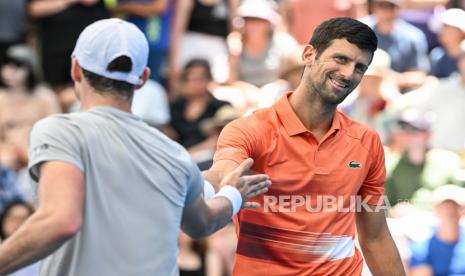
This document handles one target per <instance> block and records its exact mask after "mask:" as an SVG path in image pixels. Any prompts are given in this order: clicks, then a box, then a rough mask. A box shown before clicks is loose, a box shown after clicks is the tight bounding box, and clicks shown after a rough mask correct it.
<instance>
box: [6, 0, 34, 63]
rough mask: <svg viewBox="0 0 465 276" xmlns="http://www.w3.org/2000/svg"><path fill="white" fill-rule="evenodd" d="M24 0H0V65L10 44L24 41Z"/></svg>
mask: <svg viewBox="0 0 465 276" xmlns="http://www.w3.org/2000/svg"><path fill="white" fill-rule="evenodd" d="M26 1H27V0H14V1H12V0H0V66H2V65H3V63H4V62H5V57H6V50H7V49H8V48H9V47H10V46H12V45H15V44H20V43H24V42H25V35H26Z"/></svg>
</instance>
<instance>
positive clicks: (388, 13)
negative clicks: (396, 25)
mask: <svg viewBox="0 0 465 276" xmlns="http://www.w3.org/2000/svg"><path fill="white" fill-rule="evenodd" d="M373 14H374V15H375V16H376V20H377V21H378V22H383V23H388V22H393V21H394V20H396V19H397V17H398V15H399V7H398V6H396V5H394V4H393V3H389V2H375V3H373Z"/></svg>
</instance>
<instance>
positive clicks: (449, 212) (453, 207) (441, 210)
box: [436, 200, 463, 221]
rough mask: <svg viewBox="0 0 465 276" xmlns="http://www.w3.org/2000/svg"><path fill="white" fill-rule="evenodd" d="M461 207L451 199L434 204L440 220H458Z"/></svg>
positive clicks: (461, 210)
mask: <svg viewBox="0 0 465 276" xmlns="http://www.w3.org/2000/svg"><path fill="white" fill-rule="evenodd" d="M462 212H463V208H462V207H461V206H460V205H458V204H457V203H456V202H455V201H453V200H445V201H443V202H441V203H439V204H438V205H437V206H436V213H437V215H438V217H439V218H440V219H441V220H442V221H459V220H460V217H461V215H462Z"/></svg>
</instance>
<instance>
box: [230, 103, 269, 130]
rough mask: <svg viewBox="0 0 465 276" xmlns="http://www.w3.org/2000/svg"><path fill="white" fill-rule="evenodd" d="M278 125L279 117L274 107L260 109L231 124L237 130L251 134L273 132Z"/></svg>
mask: <svg viewBox="0 0 465 276" xmlns="http://www.w3.org/2000/svg"><path fill="white" fill-rule="evenodd" d="M276 123H277V116H276V113H275V112H274V110H273V108H272V107H266V108H260V109H257V110H254V111H253V112H251V113H249V114H246V115H245V116H244V117H242V118H240V119H237V120H234V121H233V122H231V123H230V125H231V126H233V127H235V128H239V129H242V130H244V131H248V132H251V133H257V134H258V133H266V132H267V131H272V130H273V129H274V128H275V125H276Z"/></svg>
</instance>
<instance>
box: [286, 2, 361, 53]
mask: <svg viewBox="0 0 465 276" xmlns="http://www.w3.org/2000/svg"><path fill="white" fill-rule="evenodd" d="M279 2H281V3H280V6H281V11H282V15H283V20H284V25H285V26H286V27H287V29H288V31H289V33H290V34H291V35H292V36H293V37H294V38H295V39H296V40H297V41H298V43H299V44H301V45H305V44H307V43H308V38H309V37H310V36H311V35H312V33H313V31H314V29H315V28H316V26H317V25H319V24H320V23H321V22H322V21H324V20H327V19H330V18H332V17H341V16H348V17H353V18H360V17H363V16H366V12H362V11H366V10H367V7H366V4H367V3H366V2H367V1H366V0H325V1H308V0H282V1H279Z"/></svg>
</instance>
